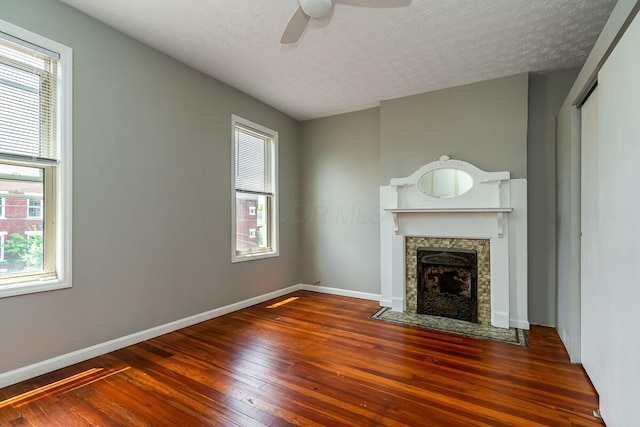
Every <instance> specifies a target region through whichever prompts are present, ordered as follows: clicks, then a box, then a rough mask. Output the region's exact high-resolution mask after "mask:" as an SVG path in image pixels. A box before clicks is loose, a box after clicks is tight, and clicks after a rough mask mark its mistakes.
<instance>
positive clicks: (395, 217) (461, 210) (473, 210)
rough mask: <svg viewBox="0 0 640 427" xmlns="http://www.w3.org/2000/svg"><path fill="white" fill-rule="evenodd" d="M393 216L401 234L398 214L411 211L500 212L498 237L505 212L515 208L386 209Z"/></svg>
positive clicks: (396, 228) (396, 229)
mask: <svg viewBox="0 0 640 427" xmlns="http://www.w3.org/2000/svg"><path fill="white" fill-rule="evenodd" d="M384 211H385V212H389V213H390V214H392V216H393V229H394V232H395V234H396V235H398V234H399V231H400V226H399V224H398V214H411V213H496V214H498V224H497V226H498V237H500V238H502V235H503V224H502V222H503V218H502V216H503V214H505V213H509V212H511V211H513V208H412V209H384Z"/></svg>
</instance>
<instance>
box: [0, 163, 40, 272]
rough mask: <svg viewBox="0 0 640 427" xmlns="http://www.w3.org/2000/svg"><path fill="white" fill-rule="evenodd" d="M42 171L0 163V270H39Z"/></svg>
mask: <svg viewBox="0 0 640 427" xmlns="http://www.w3.org/2000/svg"><path fill="white" fill-rule="evenodd" d="M43 176H44V171H43V170H42V169H40V168H31V167H24V166H13V165H4V164H0V195H1V196H2V201H3V203H2V211H3V212H2V213H3V215H2V216H1V217H0V244H1V246H0V274H2V275H7V274H16V273H29V272H41V271H43V260H44V252H43V234H42V230H43V226H44V219H43V213H44V211H43V209H44V202H43V195H44V180H43V178H42V177H43Z"/></svg>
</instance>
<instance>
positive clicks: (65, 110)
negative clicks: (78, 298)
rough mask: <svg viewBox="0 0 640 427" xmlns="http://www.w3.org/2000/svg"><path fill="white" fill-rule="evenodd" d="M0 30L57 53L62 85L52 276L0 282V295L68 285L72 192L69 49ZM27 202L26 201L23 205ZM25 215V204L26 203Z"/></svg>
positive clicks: (7, 26) (8, 28) (5, 26)
mask: <svg viewBox="0 0 640 427" xmlns="http://www.w3.org/2000/svg"><path fill="white" fill-rule="evenodd" d="M0 31H2V32H3V33H6V34H8V35H10V36H13V37H16V38H18V39H21V40H24V41H26V42H28V43H31V44H34V45H37V46H40V47H42V48H45V49H47V50H50V51H52V52H55V53H58V54H59V55H60V59H59V60H58V64H59V66H60V74H59V75H58V79H60V81H62V85H61V88H60V91H59V96H58V111H57V117H58V138H59V142H58V144H59V159H60V166H58V167H56V173H57V179H56V180H57V183H56V184H57V189H56V196H57V200H56V208H57V212H56V227H57V229H56V273H57V276H58V277H57V278H56V279H54V280H49V281H43V280H38V281H34V282H27V283H19V284H12V285H2V286H0V298H3V297H8V296H13V295H23V294H30V293H34V292H43V291H50V290H54V289H63V288H70V287H71V271H72V268H71V264H72V259H71V256H72V247H71V243H72V236H73V233H72V229H71V226H72V224H73V222H72V212H73V206H72V194H73V176H72V167H73V166H72V160H73V133H72V130H73V118H72V115H73V104H72V102H73V49H71V48H70V47H68V46H65V45H63V44H60V43H58V42H56V41H53V40H50V39H48V38H46V37H43V36H41V35H39V34H36V33H33V32H31V31H29V30H25V29H24V28H21V27H18V26H17V25H14V24H11V23H9V22H6V21H3V20H1V19H0ZM27 206H28V205H27ZM27 215H28V207H27Z"/></svg>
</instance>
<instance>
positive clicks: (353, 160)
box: [298, 74, 528, 294]
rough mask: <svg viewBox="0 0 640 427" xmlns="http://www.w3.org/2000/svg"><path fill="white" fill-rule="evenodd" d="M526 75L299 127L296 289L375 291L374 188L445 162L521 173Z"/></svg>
mask: <svg viewBox="0 0 640 427" xmlns="http://www.w3.org/2000/svg"><path fill="white" fill-rule="evenodd" d="M527 88H528V75H527V74H520V75H517V76H511V77H506V78H502V79H497V80H491V81H487V82H481V83H475V84H471V85H466V86H460V87H455V88H450V89H444V90H440V91H436V92H430V93H425V94H421V95H416V96H411V97H406V98H400V99H394V100H390V101H384V102H383V103H382V105H381V107H380V109H372V110H365V111H360V112H356V113H350V114H343V115H339V116H334V117H329V118H324V119H318V120H312V121H308V122H304V123H303V137H302V139H303V148H302V162H301V174H302V182H303V184H302V196H301V198H302V199H301V200H302V203H303V209H302V210H301V212H300V214H299V215H298V221H300V222H301V236H302V251H301V252H302V254H301V264H300V265H301V267H300V269H301V281H302V282H303V283H315V282H317V281H319V280H320V281H321V283H320V285H321V286H329V287H335V288H341V289H348V290H354V291H361V292H369V293H375V294H379V293H380V267H379V263H378V261H379V247H380V246H379V233H380V230H379V224H378V221H379V216H378V205H379V185H380V184H388V183H389V179H391V178H394V177H402V176H408V175H410V174H411V173H413V172H414V171H415V170H416V169H418V168H419V167H420V166H423V165H424V164H426V163H429V162H432V161H434V160H437V159H438V157H439V156H440V155H442V154H448V155H450V156H452V157H453V158H458V159H462V160H466V161H469V162H471V163H475V164H476V165H478V166H479V167H481V168H483V169H486V170H489V171H499V170H509V171H511V172H513V176H514V177H526V175H527V170H526V168H527V108H528V106H527Z"/></svg>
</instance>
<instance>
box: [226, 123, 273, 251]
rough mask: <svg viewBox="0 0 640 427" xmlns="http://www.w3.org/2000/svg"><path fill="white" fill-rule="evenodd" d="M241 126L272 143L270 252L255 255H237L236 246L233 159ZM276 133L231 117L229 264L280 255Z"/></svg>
mask: <svg viewBox="0 0 640 427" xmlns="http://www.w3.org/2000/svg"><path fill="white" fill-rule="evenodd" d="M237 125H239V126H243V127H248V128H251V129H254V130H256V131H258V132H260V133H262V134H264V135H266V136H268V137H270V138H271V140H272V141H273V186H274V192H273V196H271V209H270V214H271V215H270V218H269V221H270V223H269V226H270V227H271V233H272V235H271V239H272V241H271V250H270V251H268V252H265V251H261V252H256V253H238V250H237V246H236V203H237V202H236V174H235V170H236V169H235V157H236V141H235V135H236V126H237ZM278 194H279V187H278V132H276V131H274V130H272V129H269V128H267V127H265V126H262V125H259V124H257V123H254V122H252V121H250V120H247V119H244V118H242V117H239V116H236V115H235V114H232V115H231V262H232V263H236V262H244V261H251V260H256V259H264V258H273V257H277V256H279V255H280V238H279V232H280V230H279V227H278Z"/></svg>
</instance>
